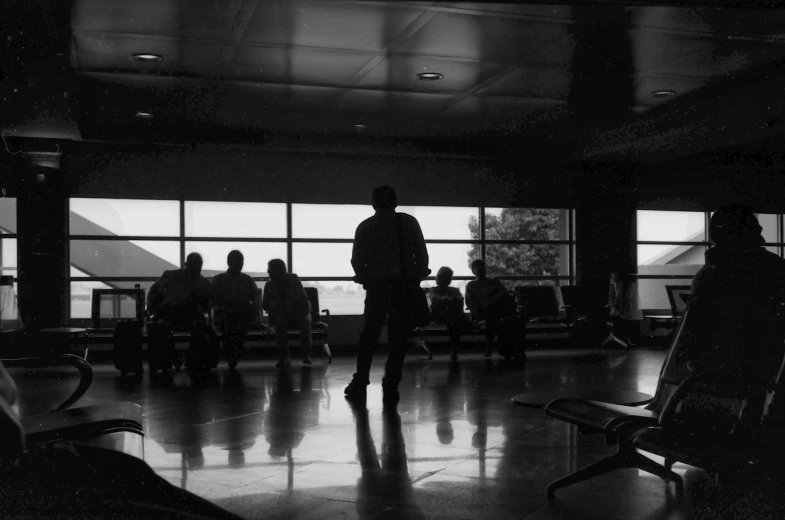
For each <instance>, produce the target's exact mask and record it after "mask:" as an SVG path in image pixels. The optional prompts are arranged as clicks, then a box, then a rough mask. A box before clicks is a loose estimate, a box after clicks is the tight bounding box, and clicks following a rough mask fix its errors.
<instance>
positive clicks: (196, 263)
mask: <svg viewBox="0 0 785 520" xmlns="http://www.w3.org/2000/svg"><path fill="white" fill-rule="evenodd" d="M202 264H203V262H202V255H200V254H199V253H191V254H189V255H188V256H187V257H186V259H185V267H184V268H182V269H173V270H170V271H164V274H162V275H161V277H160V278H159V279H158V280H157V281H156V282H155V283H154V284H153V286H152V287H150V292H149V293H148V294H147V310H148V312H149V313H150V315H151V316H152V317H153V319H155V320H161V321H165V322H168V323H171V324H173V325H174V326H175V327H182V328H185V329H190V328H191V327H192V326H193V322H194V321H195V320H198V319H203V318H204V316H205V315H206V314H207V312H208V311H209V310H210V299H211V296H212V292H213V287H212V285H211V284H210V282H209V281H208V280H207V278H205V277H204V276H202Z"/></svg>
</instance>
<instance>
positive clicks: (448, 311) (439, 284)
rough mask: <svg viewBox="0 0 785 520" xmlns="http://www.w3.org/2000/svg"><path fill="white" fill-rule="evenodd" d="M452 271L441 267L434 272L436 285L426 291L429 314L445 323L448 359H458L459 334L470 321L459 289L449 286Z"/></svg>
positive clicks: (437, 320)
mask: <svg viewBox="0 0 785 520" xmlns="http://www.w3.org/2000/svg"><path fill="white" fill-rule="evenodd" d="M452 275H453V271H452V269H450V268H449V267H446V266H445V267H442V268H441V269H439V271H438V272H437V273H436V287H431V289H430V290H429V291H428V299H429V300H430V302H431V314H432V315H433V320H434V321H435V322H436V323H444V324H445V325H447V334H448V335H449V337H450V359H451V360H453V361H455V360H457V359H458V346H459V344H460V341H461V334H463V333H464V332H467V331H469V330H470V328H471V321H470V320H469V318H468V317H467V316H466V313H465V312H464V301H463V295H462V294H461V290H460V289H458V288H457V287H450V284H451V283H452Z"/></svg>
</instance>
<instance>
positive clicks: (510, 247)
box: [485, 244, 567, 276]
mask: <svg viewBox="0 0 785 520" xmlns="http://www.w3.org/2000/svg"><path fill="white" fill-rule="evenodd" d="M562 250H564V251H562ZM565 253H566V248H565V247H563V246H560V245H559V244H533V245H530V244H488V245H487V246H485V262H486V264H487V267H488V275H489V276H504V275H506V276H559V275H560V274H562V273H560V272H559V269H560V266H564V269H566V268H567V258H566V256H565V257H564V258H563V259H562V258H560V255H561V254H565ZM563 274H567V273H563Z"/></svg>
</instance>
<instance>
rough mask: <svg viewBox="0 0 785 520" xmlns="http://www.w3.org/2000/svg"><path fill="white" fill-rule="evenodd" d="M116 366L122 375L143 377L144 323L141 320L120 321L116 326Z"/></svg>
mask: <svg viewBox="0 0 785 520" xmlns="http://www.w3.org/2000/svg"><path fill="white" fill-rule="evenodd" d="M114 366H115V368H116V369H117V370H119V371H120V376H121V377H126V376H127V375H128V374H134V375H135V376H136V377H137V378H140V377H142V374H143V373H144V366H143V365H142V324H141V322H140V321H139V320H122V321H118V322H117V324H116V325H115V327H114Z"/></svg>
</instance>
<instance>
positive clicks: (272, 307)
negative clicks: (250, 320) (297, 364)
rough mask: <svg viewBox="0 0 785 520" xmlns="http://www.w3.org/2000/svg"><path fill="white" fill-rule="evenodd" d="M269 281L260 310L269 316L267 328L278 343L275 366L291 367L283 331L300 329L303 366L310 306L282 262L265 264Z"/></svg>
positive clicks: (307, 350) (308, 360)
mask: <svg viewBox="0 0 785 520" xmlns="http://www.w3.org/2000/svg"><path fill="white" fill-rule="evenodd" d="M267 274H269V275H270V281H268V282H267V283H266V284H264V294H263V296H262V308H263V309H264V310H265V311H267V313H268V314H269V315H270V325H272V326H273V327H274V328H275V337H276V340H277V342H278V363H276V364H275V366H276V367H278V368H281V367H287V366H289V365H291V359H290V358H289V346H288V336H287V331H288V330H289V329H290V328H294V327H296V328H298V329H299V330H300V345H301V349H302V356H303V363H304V364H306V365H310V364H311V304H310V303H309V302H308V298H307V297H306V295H305V289H304V288H303V284H302V282H301V281H300V278H299V277H298V276H297V275H296V274H294V273H288V272H287V270H286V263H285V262H284V261H283V260H280V259H278V258H276V259H274V260H270V261H269V262H268V263H267Z"/></svg>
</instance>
